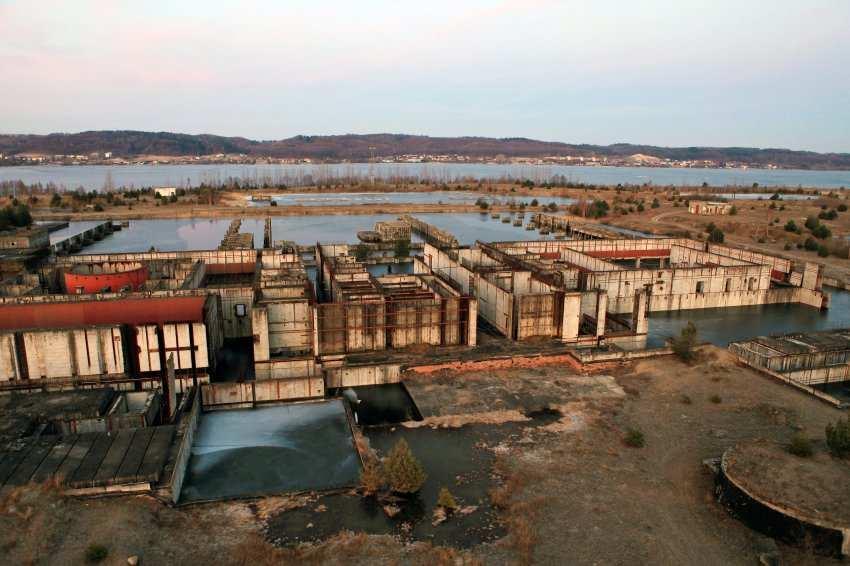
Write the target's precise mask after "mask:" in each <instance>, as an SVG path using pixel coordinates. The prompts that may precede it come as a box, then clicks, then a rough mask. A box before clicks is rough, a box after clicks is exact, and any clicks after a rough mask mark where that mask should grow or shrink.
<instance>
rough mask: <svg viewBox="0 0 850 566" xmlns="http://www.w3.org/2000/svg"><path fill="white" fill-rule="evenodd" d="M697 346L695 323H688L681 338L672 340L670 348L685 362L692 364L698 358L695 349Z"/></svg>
mask: <svg viewBox="0 0 850 566" xmlns="http://www.w3.org/2000/svg"><path fill="white" fill-rule="evenodd" d="M696 344H697V327H696V326H694V323H693V322H690V321H689V322H688V325H687V326H686V327H684V328H683V329H682V332H681V334H680V335H679V336H677V337H675V338H672V339H671V340H670V347H671V348H672V349H673V354H675V355H676V357H678V358H679V359H680V360H682V361H683V362H690V361H692V360H693V359H694V357H695V356H696V352H694V347H695V346H696Z"/></svg>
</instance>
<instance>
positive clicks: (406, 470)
mask: <svg viewBox="0 0 850 566" xmlns="http://www.w3.org/2000/svg"><path fill="white" fill-rule="evenodd" d="M384 473H385V474H386V477H387V483H388V484H389V486H390V489H392V490H393V491H395V492H397V493H416V492H417V491H419V489H420V488H421V487H422V484H424V483H425V478H426V477H427V476H426V475H425V470H423V469H422V464H420V463H419V461H418V460H417V459H416V457H415V456H414V455H413V452H411V451H410V447H409V446H408V445H407V442H406V441H405V440H404V439H403V438H402V439H401V440H399V441H398V442H397V443H396V445H395V446H393V449H392V450H390V453H389V455H388V456H387V458H386V459H385V460H384Z"/></svg>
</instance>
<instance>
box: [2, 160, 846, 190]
mask: <svg viewBox="0 0 850 566" xmlns="http://www.w3.org/2000/svg"><path fill="white" fill-rule="evenodd" d="M107 174H109V175H110V176H111V178H112V183H113V184H114V186H116V187H120V186H125V187H130V186H134V187H152V186H178V187H180V186H187V185H190V186H196V185H199V184H200V183H207V184H214V185H218V184H221V183H224V182H225V181H227V180H228V179H239V180H241V181H246V182H248V183H250V184H252V185H257V186H259V185H262V184H263V183H264V182H267V183H270V184H275V185H277V184H280V183H284V184H286V185H288V186H304V185H309V184H312V183H314V182H318V181H323V180H328V179H339V178H362V179H370V178H375V179H388V180H389V179H393V178H409V179H419V180H429V181H435V182H453V181H458V180H463V179H491V180H498V179H531V180H534V181H535V182H540V181H545V180H548V179H551V178H552V177H554V176H556V175H558V176H563V177H565V178H566V179H568V180H570V181H572V182H576V183H589V184H597V185H616V184H618V183H622V184H632V185H635V184H644V183H652V184H655V185H678V186H690V187H696V186H701V185H702V184H703V183H708V184H709V185H711V186H717V187H725V186H741V187H751V186H752V185H753V183H758V184H759V185H761V186H777V187H798V186H803V187H821V188H841V187H845V188H846V187H850V171H799V170H768V169H678V168H675V169H674V168H654V167H587V166H567V165H520V164H506V165H499V164H485V163H469V164H467V163H373V164H368V163H342V164H332V165H312V164H301V165H128V166H117V165H116V166H110V165H92V166H59V165H44V166H32V167H30V166H25V167H24V166H22V167H0V181H15V180H19V179H20V180H21V181H23V182H25V183H27V184H33V183H48V182H52V183H55V184H56V185H57V186H59V187H60V188H61V187H64V188H67V189H76V188H77V187H84V188H85V189H88V190H92V189H100V188H102V187H103V186H104V185H105V183H106V181H107Z"/></svg>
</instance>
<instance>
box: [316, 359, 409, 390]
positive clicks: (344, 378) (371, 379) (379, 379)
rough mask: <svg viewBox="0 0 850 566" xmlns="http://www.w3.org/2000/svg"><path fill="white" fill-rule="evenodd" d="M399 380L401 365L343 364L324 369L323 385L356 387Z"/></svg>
mask: <svg viewBox="0 0 850 566" xmlns="http://www.w3.org/2000/svg"><path fill="white" fill-rule="evenodd" d="M400 381H401V365H399V364H383V365H368V366H344V367H339V368H329V369H327V370H326V371H325V387H326V388H328V389H332V388H338V387H358V386H364V385H383V384H385V383H398V382H400Z"/></svg>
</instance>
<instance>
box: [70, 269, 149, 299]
mask: <svg viewBox="0 0 850 566" xmlns="http://www.w3.org/2000/svg"><path fill="white" fill-rule="evenodd" d="M149 277H150V272H149V271H148V266H147V265H142V266H141V267H137V268H136V269H130V270H128V271H113V272H110V273H74V272H73V271H67V272H65V289H66V290H67V291H68V293H74V294H83V293H86V294H88V293H100V292H102V291H106V292H108V293H109V292H112V293H115V292H118V291H121V290H123V289H129V290H131V291H138V290H139V288H141V286H142V285H144V284H145V281H147V280H148V278H149Z"/></svg>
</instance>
